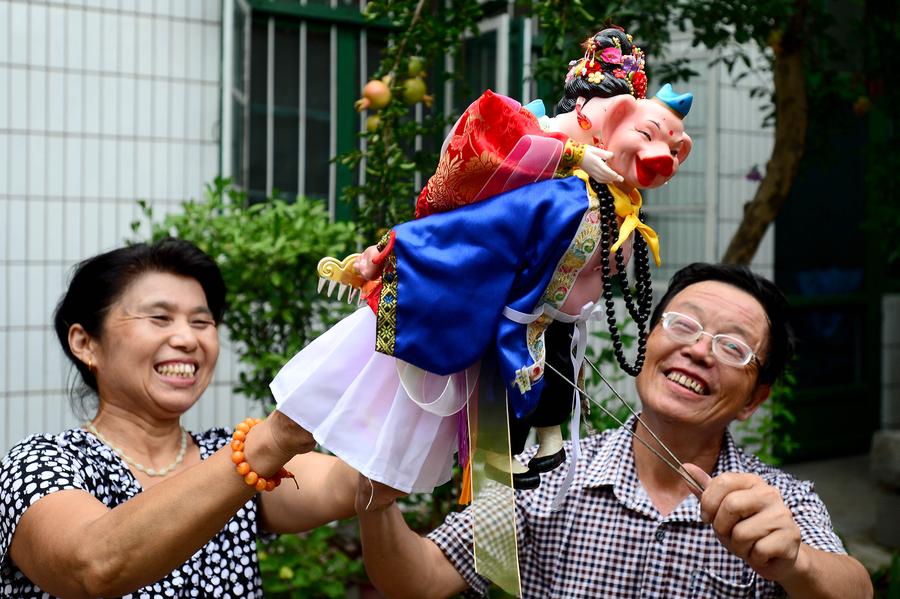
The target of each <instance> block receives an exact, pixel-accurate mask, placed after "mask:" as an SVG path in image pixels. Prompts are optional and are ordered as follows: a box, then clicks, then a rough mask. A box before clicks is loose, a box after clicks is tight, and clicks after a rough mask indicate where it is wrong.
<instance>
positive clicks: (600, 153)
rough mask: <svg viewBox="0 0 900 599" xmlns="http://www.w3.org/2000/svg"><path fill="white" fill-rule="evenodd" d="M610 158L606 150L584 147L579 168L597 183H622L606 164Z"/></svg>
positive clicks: (609, 153) (610, 154)
mask: <svg viewBox="0 0 900 599" xmlns="http://www.w3.org/2000/svg"><path fill="white" fill-rule="evenodd" d="M612 156H613V154H612V152H609V151H607V150H601V149H600V148H597V147H594V146H586V147H585V148H584V158H582V159H581V168H582V169H583V170H584V172H586V173H587V174H588V175H589V176H590V177H591V179H593V180H594V181H597V182H598V183H621V182H622V181H623V179H622V177H621V175H619V173H617V172H616V171H614V170H612V169H611V168H610V167H609V165H607V164H606V160H607V159H609V158H612Z"/></svg>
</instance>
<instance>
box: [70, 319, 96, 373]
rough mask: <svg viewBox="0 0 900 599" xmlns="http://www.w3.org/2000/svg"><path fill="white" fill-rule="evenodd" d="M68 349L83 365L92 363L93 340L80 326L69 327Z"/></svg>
mask: <svg viewBox="0 0 900 599" xmlns="http://www.w3.org/2000/svg"><path fill="white" fill-rule="evenodd" d="M69 349H70V350H72V354H73V355H74V356H75V357H76V358H78V359H79V360H81V361H82V362H84V363H85V364H93V363H94V361H95V360H94V358H95V356H94V338H93V337H91V336H90V334H89V333H88V332H87V331H85V330H84V327H83V326H81V325H80V324H77V323H76V324H73V325H72V326H70V327H69Z"/></svg>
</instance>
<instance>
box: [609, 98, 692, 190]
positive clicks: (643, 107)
mask: <svg viewBox="0 0 900 599" xmlns="http://www.w3.org/2000/svg"><path fill="white" fill-rule="evenodd" d="M604 141H605V142H606V146H607V148H608V149H609V150H610V151H612V153H613V157H612V158H611V159H610V160H608V161H607V163H608V164H609V165H610V166H611V167H612V169H613V170H614V171H616V172H617V173H619V174H620V175H622V177H623V178H624V179H625V184H626V185H628V186H630V187H638V188H641V189H648V188H653V187H659V186H660V185H662V184H664V183H666V182H667V181H668V180H669V179H671V178H672V177H673V176H675V173H676V172H678V167H679V166H681V164H682V163H683V162H684V161H685V159H686V158H687V156H688V154H689V153H690V151H691V138H690V137H689V136H688V135H687V133H685V132H684V123H683V121H682V120H681V119H680V118H679V117H678V116H676V115H675V114H674V113H673V112H672V111H671V110H669V109H668V108H667V107H665V106H664V105H662V104H661V103H659V102H657V101H656V100H638V101H637V102H636V106H635V107H634V109H633V110H631V111H630V114H628V115H627V116H625V117H624V118H623V119H621V121H619V122H618V124H617V126H616V127H615V128H614V129H613V130H612V131H611V132H610V133H608V134H607V137H606V139H605V140H604Z"/></svg>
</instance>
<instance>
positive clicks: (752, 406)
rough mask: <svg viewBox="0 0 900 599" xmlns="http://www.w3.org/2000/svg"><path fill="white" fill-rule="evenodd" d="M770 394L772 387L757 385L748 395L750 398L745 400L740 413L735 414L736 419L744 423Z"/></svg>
mask: <svg viewBox="0 0 900 599" xmlns="http://www.w3.org/2000/svg"><path fill="white" fill-rule="evenodd" d="M771 392H772V385H757V386H756V389H754V390H753V391H752V392H751V393H750V397H749V398H747V403H745V404H744V407H743V408H741V411H740V412H738V413H737V416H736V418H737V419H738V420H740V421H744V420H746V419H748V418H750V417H751V416H753V413H754V412H755V411H756V409H757V408H758V407H759V406H761V405H762V402H764V401H766V399H767V398H768V397H769V394H770V393H771Z"/></svg>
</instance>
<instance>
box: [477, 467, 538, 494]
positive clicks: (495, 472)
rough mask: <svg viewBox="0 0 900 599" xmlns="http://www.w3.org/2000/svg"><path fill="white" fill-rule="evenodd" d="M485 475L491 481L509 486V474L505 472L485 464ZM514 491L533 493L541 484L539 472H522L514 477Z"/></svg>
mask: <svg viewBox="0 0 900 599" xmlns="http://www.w3.org/2000/svg"><path fill="white" fill-rule="evenodd" d="M484 475H485V476H487V477H488V478H489V479H491V480H493V481H496V482H498V483H500V484H503V485H507V486H508V485H509V472H504V471H503V470H500V469H499V468H497V467H496V466H492V465H491V464H488V463H485V464H484ZM512 481H513V489H516V490H517V491H531V490H532V489H537V488H538V486H539V485H540V484H541V475H540V474H538V473H537V472H532V471H531V470H529V471H528V472H520V473H514V474H513V475H512Z"/></svg>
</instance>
